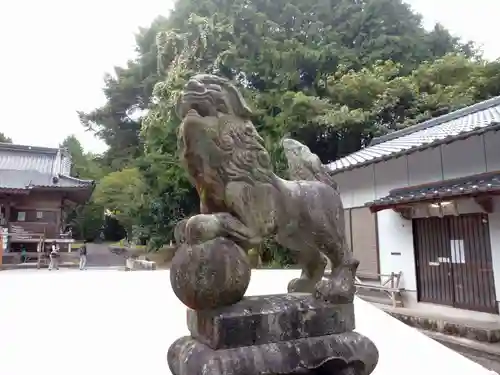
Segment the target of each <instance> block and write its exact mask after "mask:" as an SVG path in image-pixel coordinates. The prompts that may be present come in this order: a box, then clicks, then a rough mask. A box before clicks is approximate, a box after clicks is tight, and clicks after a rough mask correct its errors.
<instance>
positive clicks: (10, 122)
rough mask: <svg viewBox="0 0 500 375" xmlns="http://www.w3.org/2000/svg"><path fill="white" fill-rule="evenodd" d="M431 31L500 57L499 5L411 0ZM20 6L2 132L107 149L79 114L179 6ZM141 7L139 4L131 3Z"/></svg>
mask: <svg viewBox="0 0 500 375" xmlns="http://www.w3.org/2000/svg"><path fill="white" fill-rule="evenodd" d="M407 2H409V3H410V4H411V6H412V7H413V8H414V9H415V10H416V11H417V12H419V13H420V14H422V15H423V18H424V20H423V23H424V26H425V27H427V28H431V27H433V25H434V24H435V23H436V22H440V23H442V24H443V25H444V26H445V27H447V28H448V29H449V30H450V31H451V32H452V33H453V34H454V35H456V36H459V37H461V38H463V39H465V40H474V41H476V42H477V43H479V44H480V45H482V47H483V49H484V52H485V57H487V58H490V59H495V58H498V57H500V43H498V41H497V40H496V37H495V32H494V31H492V30H494V29H493V26H494V25H495V24H496V22H498V21H497V18H498V15H499V14H500V1H499V0H474V1H470V0H408V1H407ZM125 3H126V2H124V1H123V0H122V1H119V0H100V1H97V0H87V1H82V0H73V1H62V0H44V1H41V0H17V1H4V2H0V51H1V52H0V108H1V109H0V110H1V112H2V116H1V118H0V132H2V133H4V134H5V135H7V136H9V137H11V138H12V139H13V141H14V143H19V144H28V145H36V146H47V147H57V146H58V145H59V143H60V142H61V141H62V140H63V139H64V138H65V137H66V136H68V135H71V134H74V135H76V136H77V138H78V139H79V140H80V141H81V143H82V145H83V146H84V148H85V150H86V151H91V152H102V151H104V150H105V149H106V146H105V144H104V143H103V142H102V141H100V140H98V139H96V138H95V137H94V136H93V135H92V134H91V133H89V132H85V130H84V129H83V127H82V126H81V124H80V122H79V120H78V116H77V114H76V111H78V110H83V111H91V110H92V109H94V108H96V107H99V106H101V105H102V104H104V103H105V98H104V95H103V93H102V87H103V77H104V74H105V73H106V72H111V71H112V69H113V67H114V66H115V65H124V64H125V63H126V61H127V60H128V59H130V58H133V57H134V55H135V54H134V33H135V32H136V31H137V30H138V27H140V26H148V25H149V23H150V22H151V21H152V20H153V19H154V18H155V17H156V16H157V15H160V14H162V15H167V14H168V12H169V10H170V9H171V7H172V5H173V1H172V0H141V1H140V2H138V3H135V4H134V5H133V6H128V5H127V6H124V4H125ZM131 4H133V3H131Z"/></svg>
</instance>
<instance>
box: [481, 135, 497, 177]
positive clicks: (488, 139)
mask: <svg viewBox="0 0 500 375" xmlns="http://www.w3.org/2000/svg"><path fill="white" fill-rule="evenodd" d="M483 139H484V145H485V148H486V170H487V171H488V172H493V171H500V131H496V132H492V133H487V134H484V135H483Z"/></svg>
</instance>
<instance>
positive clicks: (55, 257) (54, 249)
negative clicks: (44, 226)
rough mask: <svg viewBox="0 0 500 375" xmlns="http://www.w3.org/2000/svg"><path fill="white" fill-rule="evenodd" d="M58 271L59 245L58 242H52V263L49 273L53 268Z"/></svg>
mask: <svg viewBox="0 0 500 375" xmlns="http://www.w3.org/2000/svg"><path fill="white" fill-rule="evenodd" d="M54 267H55V268H56V270H58V269H59V245H58V244H57V242H56V241H54V242H52V248H51V251H50V263H49V271H51V270H52V269H53V268H54Z"/></svg>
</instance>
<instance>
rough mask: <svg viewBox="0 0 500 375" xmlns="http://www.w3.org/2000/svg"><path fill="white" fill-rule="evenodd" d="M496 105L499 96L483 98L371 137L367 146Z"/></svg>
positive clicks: (499, 102) (499, 101) (499, 100)
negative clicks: (439, 114)
mask: <svg viewBox="0 0 500 375" xmlns="http://www.w3.org/2000/svg"><path fill="white" fill-rule="evenodd" d="M497 105H500V96H495V97H493V98H490V99H487V100H484V101H482V102H479V103H476V104H472V105H470V106H466V107H463V108H460V109H457V110H455V111H453V112H450V113H447V114H444V115H441V116H438V117H434V118H431V119H429V120H427V121H424V122H420V123H417V124H415V125H412V126H409V127H407V128H404V129H401V130H397V131H394V132H391V133H389V134H386V135H382V136H380V137H377V138H373V139H372V141H371V142H370V144H369V145H368V147H370V146H375V145H377V144H380V143H384V142H387V141H391V140H393V139H396V138H400V137H404V136H406V135H409V134H412V133H416V132H418V131H420V130H425V129H429V128H433V127H435V126H438V125H441V124H443V123H445V122H448V121H453V120H456V119H458V118H461V117H464V116H467V115H470V114H473V113H475V112H479V111H483V110H485V109H487V108H490V107H494V106H497Z"/></svg>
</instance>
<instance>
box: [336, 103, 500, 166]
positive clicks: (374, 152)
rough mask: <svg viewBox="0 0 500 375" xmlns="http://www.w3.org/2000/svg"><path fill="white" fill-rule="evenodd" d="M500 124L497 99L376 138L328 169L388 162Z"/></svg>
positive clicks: (499, 106)
mask: <svg viewBox="0 0 500 375" xmlns="http://www.w3.org/2000/svg"><path fill="white" fill-rule="evenodd" d="M498 124H500V97H496V98H493V99H489V100H487V101H484V102H481V103H478V104H475V105H473V106H470V107H467V108H463V109H460V110H458V111H454V112H452V113H449V114H447V115H444V116H440V117H437V118H434V119H431V120H428V121H425V122H423V123H420V124H417V125H414V126H411V127H408V128H406V129H403V130H400V131H397V132H393V133H390V134H388V135H386V136H384V137H380V138H376V139H374V140H373V141H372V143H371V144H370V146H368V147H365V148H363V149H361V150H359V151H357V152H354V153H352V154H350V155H347V156H345V157H343V158H340V159H338V160H336V161H334V162H332V163H330V164H328V167H329V168H330V169H331V170H332V171H333V173H338V172H341V171H343V170H348V169H354V168H357V167H361V166H365V165H368V164H371V163H375V162H377V161H381V160H385V159H389V158H391V157H395V156H398V155H401V154H405V153H411V152H413V151H416V150H417V149H422V148H424V147H427V146H429V147H431V146H433V145H434V144H438V143H440V142H442V141H443V140H449V141H452V140H455V139H458V138H460V137H461V136H463V135H467V134H468V133H471V135H472V132H474V131H476V130H480V129H482V130H484V131H487V130H488V127H490V126H493V125H498Z"/></svg>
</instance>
